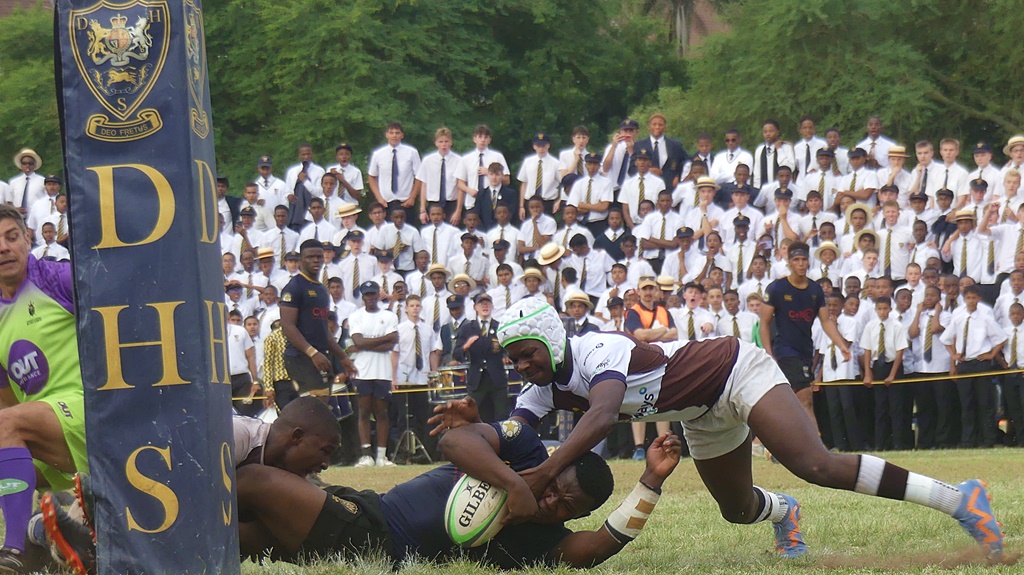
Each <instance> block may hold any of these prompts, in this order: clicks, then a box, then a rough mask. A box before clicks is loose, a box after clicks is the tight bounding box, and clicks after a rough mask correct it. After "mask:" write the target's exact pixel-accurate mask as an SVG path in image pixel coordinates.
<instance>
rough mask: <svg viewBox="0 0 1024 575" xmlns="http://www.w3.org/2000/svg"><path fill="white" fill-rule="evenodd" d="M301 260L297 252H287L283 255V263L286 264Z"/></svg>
mask: <svg viewBox="0 0 1024 575" xmlns="http://www.w3.org/2000/svg"><path fill="white" fill-rule="evenodd" d="M301 259H302V258H301V257H300V256H299V252H288V253H286V254H284V261H286V262H297V261H300V260H301Z"/></svg>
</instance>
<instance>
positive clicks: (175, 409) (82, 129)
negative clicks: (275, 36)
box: [54, 0, 240, 574]
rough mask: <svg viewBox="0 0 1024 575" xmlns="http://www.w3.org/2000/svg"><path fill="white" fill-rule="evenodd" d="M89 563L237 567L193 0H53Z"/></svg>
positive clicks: (220, 296)
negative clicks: (91, 510) (87, 479)
mask: <svg viewBox="0 0 1024 575" xmlns="http://www.w3.org/2000/svg"><path fill="white" fill-rule="evenodd" d="M54 18H55V41H56V46H55V52H56V54H55V55H56V59H55V60H56V63H55V68H56V74H57V87H58V102H59V113H60V119H61V131H62V144H63V149H64V157H65V176H66V177H65V179H66V181H67V189H68V197H69V203H70V222H71V224H70V233H71V251H72V258H73V265H74V280H75V296H76V298H75V299H76V304H77V318H78V345H79V351H80V355H81V363H82V377H83V381H84V385H85V407H86V437H87V443H88V450H89V466H90V470H91V473H92V477H93V486H94V489H95V492H96V496H97V501H96V508H95V516H94V522H95V525H96V530H97V545H98V571H99V573H101V574H106V573H117V574H131V573H147V574H160V573H168V574H170V573H174V574H180V573H211V574H222V573H223V574H237V573H239V572H240V566H239V553H238V518H237V515H236V505H235V501H236V495H235V487H234V486H235V474H234V466H233V463H232V461H233V458H232V454H231V450H232V449H233V442H232V432H231V403H230V390H231V387H230V383H229V379H228V378H229V376H228V366H227V349H226V346H225V336H224V332H225V329H224V323H225V319H224V318H225V315H224V289H223V281H222V276H221V272H220V263H219V262H220V243H219V242H220V237H219V226H218V221H217V214H218V208H217V196H216V185H215V174H216V165H215V159H214V149H213V132H212V127H211V120H212V117H211V112H210V95H209V85H208V81H207V66H206V50H205V45H204V33H203V11H202V7H201V5H200V4H199V2H198V0H128V1H126V2H112V1H109V0H58V1H57V2H56V11H55V16H54Z"/></svg>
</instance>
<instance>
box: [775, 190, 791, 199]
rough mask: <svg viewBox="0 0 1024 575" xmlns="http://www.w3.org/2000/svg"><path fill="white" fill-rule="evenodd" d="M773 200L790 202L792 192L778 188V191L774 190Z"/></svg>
mask: <svg viewBox="0 0 1024 575" xmlns="http://www.w3.org/2000/svg"><path fill="white" fill-rule="evenodd" d="M775 199H776V200H792V199H793V190H791V189H789V188H779V189H777V190H775Z"/></svg>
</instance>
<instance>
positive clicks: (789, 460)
mask: <svg viewBox="0 0 1024 575" xmlns="http://www.w3.org/2000/svg"><path fill="white" fill-rule="evenodd" d="M501 319H502V325H501V326H500V327H499V328H498V341H499V342H500V343H501V344H502V346H504V347H505V350H506V351H507V352H508V356H509V359H510V360H511V361H512V363H513V365H514V366H515V370H516V371H517V372H518V373H519V374H521V375H522V376H523V379H524V380H526V381H527V382H530V383H531V384H532V385H530V386H527V387H526V388H525V389H524V390H523V392H522V393H521V394H520V395H519V398H518V400H517V403H516V408H515V410H514V411H513V412H512V419H513V420H518V421H521V422H523V423H527V424H531V425H532V424H536V423H537V422H539V421H540V419H542V418H543V417H544V416H545V415H547V414H548V413H550V412H551V411H553V410H555V409H571V410H574V411H576V410H578V411H583V412H585V413H584V415H583V417H581V418H580V420H579V421H578V422H577V423H576V425H575V427H574V428H573V430H572V432H571V433H570V434H569V437H568V439H567V440H566V441H565V443H563V444H562V446H561V447H560V448H559V449H558V450H557V451H555V452H554V453H552V455H551V457H549V458H548V459H547V460H545V461H544V462H543V463H541V464H540V465H539V466H537V467H536V468H533V469H529V470H527V471H525V472H522V473H521V475H522V476H523V477H524V478H525V480H526V481H527V483H528V484H529V485H530V488H531V489H532V490H533V493H534V494H535V495H538V494H541V493H542V492H543V490H544V489H545V488H546V486H547V485H549V484H550V483H551V481H552V479H554V478H555V477H558V475H559V474H560V473H561V472H562V470H563V469H565V468H566V467H567V466H568V465H569V463H570V462H571V461H573V460H574V459H575V458H576V457H578V456H580V455H581V454H582V453H585V452H587V451H589V450H590V449H592V448H593V447H594V446H596V445H597V444H598V443H599V442H600V441H601V440H602V439H604V438H605V436H607V435H608V433H609V432H610V431H611V430H612V428H613V427H614V426H615V424H616V422H617V421H619V420H621V419H627V420H635V421H659V420H661V421H679V420H682V424H683V430H684V432H685V436H686V442H687V444H688V446H689V448H690V455H691V456H692V457H693V459H694V463H695V465H696V467H697V471H698V473H699V474H700V476H701V479H702V480H703V481H704V484H705V485H706V486H707V488H708V491H709V492H710V493H711V495H712V496H713V497H714V498H715V500H716V501H717V502H718V506H719V509H720V510H721V513H722V516H723V517H724V518H725V519H726V520H728V521H730V522H732V523H756V522H759V521H764V520H771V522H772V523H773V527H774V531H775V548H776V551H777V552H778V553H779V554H780V555H782V556H785V557H797V556H800V555H803V554H804V553H806V549H807V548H806V545H805V543H804V541H803V536H802V534H801V531H800V528H799V520H800V505H799V503H797V501H796V500H795V499H793V498H792V497H790V496H788V495H785V494H782V493H772V492H770V491H768V490H766V489H762V488H760V487H757V486H755V485H754V484H753V477H752V473H751V466H750V441H751V440H750V432H751V431H753V432H754V433H755V434H756V435H757V436H758V437H759V438H760V439H761V442H762V443H763V444H764V446H765V447H766V448H768V449H770V450H771V452H772V453H773V454H774V455H775V456H776V457H777V458H778V460H779V462H780V463H781V464H782V465H783V466H785V467H786V468H787V469H789V470H790V471H792V472H793V473H794V474H796V475H797V476H798V477H800V478H802V479H804V480H806V481H809V482H811V483H815V484H817V485H821V486H824V487H831V488H834V489H845V490H850V491H856V492H858V493H863V494H867V495H876V496H879V497H885V498H889V499H899V500H905V501H910V502H913V503H917V504H919V505H924V506H926V507H930V508H932V509H936V510H939V511H942V512H944V513H946V514H948V515H950V516H952V517H953V518H955V519H957V520H958V521H959V522H960V525H961V526H962V527H963V528H964V529H965V530H966V531H967V532H968V533H969V534H970V535H971V536H972V537H973V538H974V539H975V540H976V541H977V542H978V543H979V544H980V545H981V546H982V547H983V549H984V551H985V552H986V554H987V555H988V556H989V557H990V558H993V559H995V558H999V557H1001V556H1002V543H1003V538H1002V533H1001V531H1000V528H999V525H998V523H997V522H996V520H995V517H994V516H993V514H992V510H991V507H990V506H989V503H988V499H987V493H986V489H985V487H984V485H983V484H982V483H981V482H980V481H978V480H976V479H972V480H969V481H965V482H963V483H961V484H959V485H958V486H955V487H954V486H953V485H950V484H947V483H944V482H941V481H938V480H935V479H932V478H930V477H925V476H923V475H919V474H917V473H912V472H910V471H908V470H906V469H903V468H900V467H897V466H895V465H893V464H891V463H888V462H886V461H884V460H882V459H880V458H878V457H875V456H872V455H854V454H840V453H831V452H829V451H828V450H827V449H825V446H824V445H823V444H822V443H821V439H820V438H819V437H818V432H817V429H815V428H814V426H813V424H812V423H811V421H810V420H809V419H808V418H807V417H806V416H805V415H804V410H803V408H802V406H801V405H800V402H799V401H798V400H797V398H796V396H795V395H794V393H793V391H792V389H791V388H790V386H789V384H788V382H787V381H786V376H785V375H784V374H783V373H782V371H781V370H780V369H779V366H778V365H777V364H776V363H775V362H774V361H773V360H772V358H771V357H770V356H769V355H768V354H767V353H765V351H764V350H761V349H758V348H757V347H755V346H753V345H751V344H748V343H746V342H743V341H740V340H738V339H736V338H734V337H718V338H711V339H706V340H702V341H685V342H657V343H654V344H648V343H644V342H640V341H637V340H636V339H634V338H633V337H632V336H630V335H628V334H622V333H588V334H584V335H580V336H574V337H572V338H567V337H566V332H565V328H564V326H563V325H562V322H561V320H560V319H559V317H558V313H557V312H556V311H555V310H554V308H552V307H551V306H550V305H549V304H547V303H545V302H540V301H539V300H535V299H526V300H522V301H520V302H517V303H516V304H514V305H513V306H512V307H510V308H509V309H508V310H507V311H506V312H505V314H504V315H503V316H502V318H501ZM460 409H462V407H461V404H453V405H450V406H448V405H446V406H444V407H443V408H442V409H441V410H440V411H441V414H440V419H441V421H442V422H444V423H446V424H447V422H448V421H449V418H453V417H457V416H458V414H459V411H460Z"/></svg>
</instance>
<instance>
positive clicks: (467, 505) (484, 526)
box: [444, 474, 508, 547]
mask: <svg viewBox="0 0 1024 575" xmlns="http://www.w3.org/2000/svg"><path fill="white" fill-rule="evenodd" d="M507 499H508V492H506V491H505V490H504V489H501V488H500V487H495V486H493V485H491V484H490V483H487V482H485V481H480V480H478V479H474V478H472V477H470V476H468V475H465V474H464V475H463V476H462V477H461V478H459V480H458V481H457V482H456V483H455V487H453V488H452V492H451V495H449V496H448V503H447V505H445V510H444V519H445V520H444V528H445V531H446V532H447V533H448V537H450V538H451V540H452V541H453V542H454V543H456V544H457V545H459V546H461V547H477V546H480V545H483V544H484V543H487V542H488V541H490V539H491V538H492V537H494V536H495V535H497V534H498V532H499V531H501V528H502V523H503V522H504V520H505V517H506V516H507V515H508V505H506V503H505V502H506V500H507Z"/></svg>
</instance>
